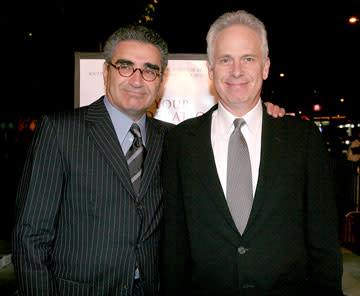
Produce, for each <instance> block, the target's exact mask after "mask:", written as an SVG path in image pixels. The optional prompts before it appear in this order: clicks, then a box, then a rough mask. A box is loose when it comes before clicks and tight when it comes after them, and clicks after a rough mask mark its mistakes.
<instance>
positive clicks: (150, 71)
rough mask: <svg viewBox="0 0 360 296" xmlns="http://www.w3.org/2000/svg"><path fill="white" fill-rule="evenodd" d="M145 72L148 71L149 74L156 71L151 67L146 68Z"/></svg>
mask: <svg viewBox="0 0 360 296" xmlns="http://www.w3.org/2000/svg"><path fill="white" fill-rule="evenodd" d="M143 72H144V73H147V74H154V73H156V71H155V70H153V69H150V68H144V70H143Z"/></svg>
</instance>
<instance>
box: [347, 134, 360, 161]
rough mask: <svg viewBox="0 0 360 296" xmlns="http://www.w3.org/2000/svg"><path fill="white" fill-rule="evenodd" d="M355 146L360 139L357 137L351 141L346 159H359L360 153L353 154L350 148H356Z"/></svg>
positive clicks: (358, 145) (359, 145)
mask: <svg viewBox="0 0 360 296" xmlns="http://www.w3.org/2000/svg"><path fill="white" fill-rule="evenodd" d="M356 147H360V141H359V140H358V139H356V140H354V141H352V142H351V144H350V146H349V149H348V152H347V160H350V161H354V162H356V161H360V154H354V153H353V152H352V149H351V148H356Z"/></svg>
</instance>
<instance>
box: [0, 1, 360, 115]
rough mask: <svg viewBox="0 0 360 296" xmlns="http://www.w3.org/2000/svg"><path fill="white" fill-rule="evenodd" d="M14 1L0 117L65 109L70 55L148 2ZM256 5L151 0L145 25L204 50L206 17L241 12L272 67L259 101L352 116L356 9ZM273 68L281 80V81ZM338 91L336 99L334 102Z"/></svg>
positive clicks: (178, 47) (359, 44) (5, 37)
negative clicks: (254, 27) (317, 106)
mask: <svg viewBox="0 0 360 296" xmlns="http://www.w3.org/2000/svg"><path fill="white" fill-rule="evenodd" d="M13 2H14V3H12V4H7V6H3V7H2V9H1V11H0V14H1V15H0V26H1V31H0V32H1V38H2V45H1V51H2V55H1V57H2V63H3V66H4V67H3V71H2V72H3V76H5V77H6V79H5V83H4V84H3V85H2V90H3V94H4V97H3V102H4V105H3V106H5V108H3V109H2V112H1V114H2V116H12V115H13V114H16V113H17V112H33V113H43V112H48V111H52V110H58V109H63V108H71V107H72V106H73V92H74V90H73V85H74V76H73V75H74V74H73V72H74V64H73V62H74V52H75V51H83V52H94V51H95V52H96V51H98V50H99V44H103V42H104V41H105V40H106V38H107V37H108V36H109V35H110V34H111V33H112V32H113V31H114V30H116V29H117V28H118V27H119V26H122V25H126V24H129V23H134V22H136V21H137V20H138V19H139V17H140V16H141V14H142V12H143V11H144V6H145V3H150V0H147V1H146V0H133V1H116V2H115V1H101V2H102V3H97V4H91V2H85V1H76V4H68V3H65V1H47V2H44V3H41V4H39V3H38V2H37V4H31V3H28V2H27V4H22V3H21V2H18V1H16V2H15V1H13ZM74 2H75V1H74ZM262 2H263V1H255V0H253V1H240V0H238V1H228V0H222V1H215V4H209V3H210V1H206V2H205V1H204V2H202V1H195V0H193V1H170V0H168V1H166V0H158V4H156V5H155V7H156V10H155V13H154V19H155V21H154V22H153V23H152V24H151V27H153V28H155V29H156V30H158V31H159V32H160V33H161V34H162V35H163V36H164V37H165V39H166V40H167V41H168V43H169V49H170V52H171V53H205V51H206V43H205V36H206V33H207V30H208V28H209V26H210V24H211V23H212V22H213V21H214V20H215V19H216V18H217V17H218V16H219V15H220V14H222V13H223V12H226V11H231V10H237V9H246V10H248V11H249V12H252V13H254V14H255V15H256V16H258V17H259V18H260V19H261V20H262V21H263V22H264V23H265V26H266V27H267V30H268V39H269V47H270V59H271V63H272V64H271V68H270V77H269V79H268V81H266V82H265V84H264V94H263V98H264V99H265V100H271V101H273V102H275V103H278V104H280V105H281V106H285V107H286V108H287V109H288V110H290V111H295V110H298V109H304V110H307V109H310V107H311V106H312V104H313V103H321V104H323V105H324V109H323V112H324V114H325V112H328V113H334V112H339V113H340V112H347V113H348V114H349V115H351V116H352V117H357V119H359V113H360V112H357V111H356V109H355V106H356V105H355V103H356V102H357V101H358V100H359V97H360V95H359V89H358V85H359V69H360V57H359V54H360V23H358V24H356V25H349V24H348V23H347V18H348V17H349V16H351V15H357V16H358V17H360V6H359V5H357V7H356V6H355V5H349V4H347V2H346V1H340V2H341V3H340V2H339V3H336V4H326V5H324V4H323V5H322V6H315V5H314V3H315V2H316V1H312V2H310V1H309V2H308V3H306V2H304V1H287V2H283V3H282V4H280V3H281V2H279V1H271V3H272V5H270V4H267V5H264V4H262ZM275 2H276V3H275ZM125 3H127V4H125ZM195 3H196V4H195ZM201 3H204V4H201ZM234 3H236V4H234ZM284 3H285V4H284ZM30 32H31V33H32V36H31V37H30V36H29V33H30ZM281 72H284V73H285V74H286V78H285V79H280V78H279V73H281ZM314 90H316V92H314ZM341 97H344V98H345V103H343V104H340V103H338V100H339V99H340V98H341Z"/></svg>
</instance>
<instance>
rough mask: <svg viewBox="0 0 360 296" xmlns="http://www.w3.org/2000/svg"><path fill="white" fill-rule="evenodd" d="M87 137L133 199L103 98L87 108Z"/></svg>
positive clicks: (124, 162)
mask: <svg viewBox="0 0 360 296" xmlns="http://www.w3.org/2000/svg"><path fill="white" fill-rule="evenodd" d="M86 120H87V123H88V131H89V136H90V137H91V138H92V139H93V140H94V142H95V144H96V146H97V148H98V149H99V151H100V152H101V153H102V154H103V156H104V158H105V159H107V161H108V163H109V164H110V166H111V167H112V168H113V170H114V172H115V173H116V174H117V175H118V177H119V179H120V180H121V182H122V183H123V185H124V187H125V188H126V189H127V191H128V192H129V193H130V194H131V195H132V196H133V197H134V198H135V192H134V189H133V186H132V184H131V181H130V177H129V169H128V166H127V163H126V159H125V156H124V153H123V151H122V149H121V146H120V143H119V140H118V138H117V135H116V132H115V129H114V126H113V124H112V121H111V118H110V115H109V113H108V112H107V110H106V107H105V104H104V97H101V98H100V99H99V100H97V101H95V102H94V103H93V104H91V105H90V106H89V109H88V113H87V116H86Z"/></svg>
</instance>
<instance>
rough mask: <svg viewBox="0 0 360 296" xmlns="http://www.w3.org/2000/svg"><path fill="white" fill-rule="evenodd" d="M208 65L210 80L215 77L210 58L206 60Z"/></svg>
mask: <svg viewBox="0 0 360 296" xmlns="http://www.w3.org/2000/svg"><path fill="white" fill-rule="evenodd" d="M206 66H207V69H208V75H209V78H210V80H213V79H214V71H213V69H212V67H211V65H210V62H209V60H207V61H206Z"/></svg>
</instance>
